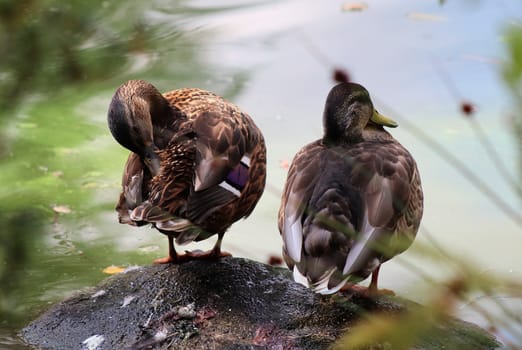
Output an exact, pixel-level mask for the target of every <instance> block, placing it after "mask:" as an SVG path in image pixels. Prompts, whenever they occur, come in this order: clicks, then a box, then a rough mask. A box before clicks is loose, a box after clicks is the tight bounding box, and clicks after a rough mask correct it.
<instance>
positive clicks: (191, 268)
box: [21, 258, 499, 350]
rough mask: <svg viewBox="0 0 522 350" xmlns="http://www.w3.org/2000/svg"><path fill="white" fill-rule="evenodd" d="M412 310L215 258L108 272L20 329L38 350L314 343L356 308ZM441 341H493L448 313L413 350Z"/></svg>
mask: <svg viewBox="0 0 522 350" xmlns="http://www.w3.org/2000/svg"><path fill="white" fill-rule="evenodd" d="M412 307H421V306H418V305H417V304H414V303H413V302H408V301H405V300H402V299H399V298H395V297H381V298H378V299H377V300H375V301H372V300H369V299H367V298H363V297H358V296H356V295H354V296H352V297H351V298H349V299H347V298H344V297H336V296H334V297H332V296H328V297H327V296H320V295H317V294H314V293H312V292H311V291H309V290H308V289H306V288H304V287H302V286H301V285H299V284H296V283H295V282H293V281H292V280H291V279H290V276H289V272H288V270H286V269H282V268H275V267H271V266H268V265H264V264H261V263H258V262H254V261H250V260H245V259H239V258H223V259H221V260H219V261H216V262H208V261H192V262H188V263H185V264H182V265H156V266H147V267H140V268H138V269H133V270H130V271H127V272H125V273H121V274H118V275H115V276H112V277H110V278H108V279H106V280H105V281H103V282H102V283H101V284H100V285H98V286H97V287H95V288H93V289H90V290H87V291H82V292H81V293H79V294H78V295H76V296H74V297H71V298H69V299H67V300H65V301H63V302H60V303H58V304H57V305H54V306H53V307H51V309H50V310H48V311H47V312H45V313H44V314H43V315H41V316H40V317H39V318H38V319H37V320H35V321H33V322H32V323H31V324H29V325H28V326H27V327H26V328H25V329H23V330H22V332H21V336H22V338H23V339H24V340H25V341H26V342H27V343H29V344H31V345H32V346H35V347H38V348H43V349H93V350H94V349H172V348H175V349H238V350H239V349H274V350H275V349H277V350H279V349H281V350H286V349H314V350H316V349H327V348H329V347H330V346H331V345H332V344H333V343H334V342H335V340H336V339H338V338H339V337H340V336H341V335H342V334H344V333H345V332H346V331H349V329H350V327H351V326H352V325H353V324H354V321H355V320H357V319H358V318H359V317H360V316H361V314H363V313H367V312H371V311H379V312H386V313H391V314H396V313H401V312H405V311H407V310H409V309H410V308H412ZM441 344H442V345H444V344H446V345H448V344H460V345H462V344H463V346H461V347H459V349H461V348H469V349H494V348H497V347H498V346H499V344H498V343H497V342H496V340H495V339H494V338H493V337H492V336H491V335H489V334H488V333H486V332H485V331H483V330H482V329H480V328H478V327H477V326H474V325H472V324H469V323H466V322H462V321H457V320H450V321H448V322H445V323H444V324H441V325H438V326H437V341H434V340H433V339H430V337H424V338H423V339H420V340H419V341H418V344H416V346H415V349H434V348H437V349H438V348H440V345H441ZM460 345H459V346H460ZM446 348H448V346H447V347H446ZM449 348H451V346H449Z"/></svg>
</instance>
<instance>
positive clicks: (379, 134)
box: [278, 82, 424, 296]
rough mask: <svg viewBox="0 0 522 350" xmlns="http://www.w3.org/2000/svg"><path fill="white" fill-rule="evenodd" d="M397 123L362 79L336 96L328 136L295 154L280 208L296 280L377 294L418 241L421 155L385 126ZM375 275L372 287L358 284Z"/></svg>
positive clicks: (324, 289) (330, 99) (327, 119)
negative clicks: (382, 277)
mask: <svg viewBox="0 0 522 350" xmlns="http://www.w3.org/2000/svg"><path fill="white" fill-rule="evenodd" d="M397 126H398V124H397V123H396V122H395V121H394V120H393V119H391V118H389V117H386V116H384V115H382V114H380V113H379V112H377V110H376V109H375V108H374V105H373V103H372V100H371V98H370V94H369V92H368V90H366V88H364V87H363V86H362V85H360V84H357V83H354V82H343V83H340V84H338V85H336V86H334V87H333V88H332V89H331V90H330V92H329V93H328V96H327V98H326V103H325V107H324V112H323V136H322V138H320V139H318V140H315V141H313V142H311V143H309V144H307V145H305V146H304V147H303V148H301V149H300V150H299V151H298V152H297V154H296V155H295V157H294V159H293V160H292V162H291V165H290V168H289V170H288V174H287V179H286V183H285V186H284V189H283V193H282V200H281V206H280V209H279V215H278V227H279V231H280V233H281V236H282V240H283V259H284V261H285V262H286V264H287V266H288V267H289V269H290V270H292V272H293V277H294V280H295V281H296V282H299V283H301V284H303V285H304V286H306V287H309V288H311V289H312V290H314V291H315V292H317V293H320V294H333V293H336V292H338V291H340V290H343V291H353V292H363V293H365V295H368V296H375V295H378V294H379V292H380V290H379V289H378V276H379V270H380V268H381V265H382V264H383V263H384V262H386V261H388V260H390V259H391V258H393V257H394V256H396V255H398V254H400V253H402V252H404V251H405V250H406V249H407V248H408V247H409V246H410V245H411V244H412V242H413V240H414V238H415V236H416V234H417V231H418V229H419V225H420V222H421V218H422V213H423V198H424V197H423V192H422V186H421V179H420V175H419V171H418V168H417V165H416V162H415V160H414V158H413V157H412V155H411V154H410V153H409V151H408V150H407V149H406V148H405V147H404V146H402V145H401V144H400V143H399V142H398V141H397V140H396V139H395V138H394V137H393V136H392V135H391V134H390V133H389V132H388V131H386V130H385V128H384V127H390V128H394V127H397ZM370 275H372V277H371V282H370V284H369V286H368V287H367V288H365V287H361V286H359V285H357V284H358V283H359V282H361V281H363V280H365V279H366V278H368V277H369V276H370ZM352 286H353V287H354V288H353V289H352V288H350V287H352ZM355 287H359V288H355ZM382 291H383V294H386V292H391V291H388V290H384V289H383V290H382Z"/></svg>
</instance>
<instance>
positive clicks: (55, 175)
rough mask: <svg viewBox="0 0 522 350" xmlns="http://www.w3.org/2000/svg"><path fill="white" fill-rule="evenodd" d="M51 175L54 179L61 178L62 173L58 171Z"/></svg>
mask: <svg viewBox="0 0 522 350" xmlns="http://www.w3.org/2000/svg"><path fill="white" fill-rule="evenodd" d="M51 175H52V176H54V177H62V176H63V171H59V170H58V171H53V172H52V173H51Z"/></svg>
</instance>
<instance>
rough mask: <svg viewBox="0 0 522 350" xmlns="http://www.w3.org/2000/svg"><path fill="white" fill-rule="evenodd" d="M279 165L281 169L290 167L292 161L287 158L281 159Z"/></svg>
mask: <svg viewBox="0 0 522 350" xmlns="http://www.w3.org/2000/svg"><path fill="white" fill-rule="evenodd" d="M279 167H280V168H281V169H288V168H289V167H290V163H289V162H288V160H286V159H283V160H280V161H279Z"/></svg>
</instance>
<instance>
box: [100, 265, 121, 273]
mask: <svg viewBox="0 0 522 350" xmlns="http://www.w3.org/2000/svg"><path fill="white" fill-rule="evenodd" d="M123 271H125V268H124V267H121V266H115V265H111V266H107V267H106V268H104V269H103V271H102V272H103V273H106V274H108V275H115V274H117V273H122V272H123Z"/></svg>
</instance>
